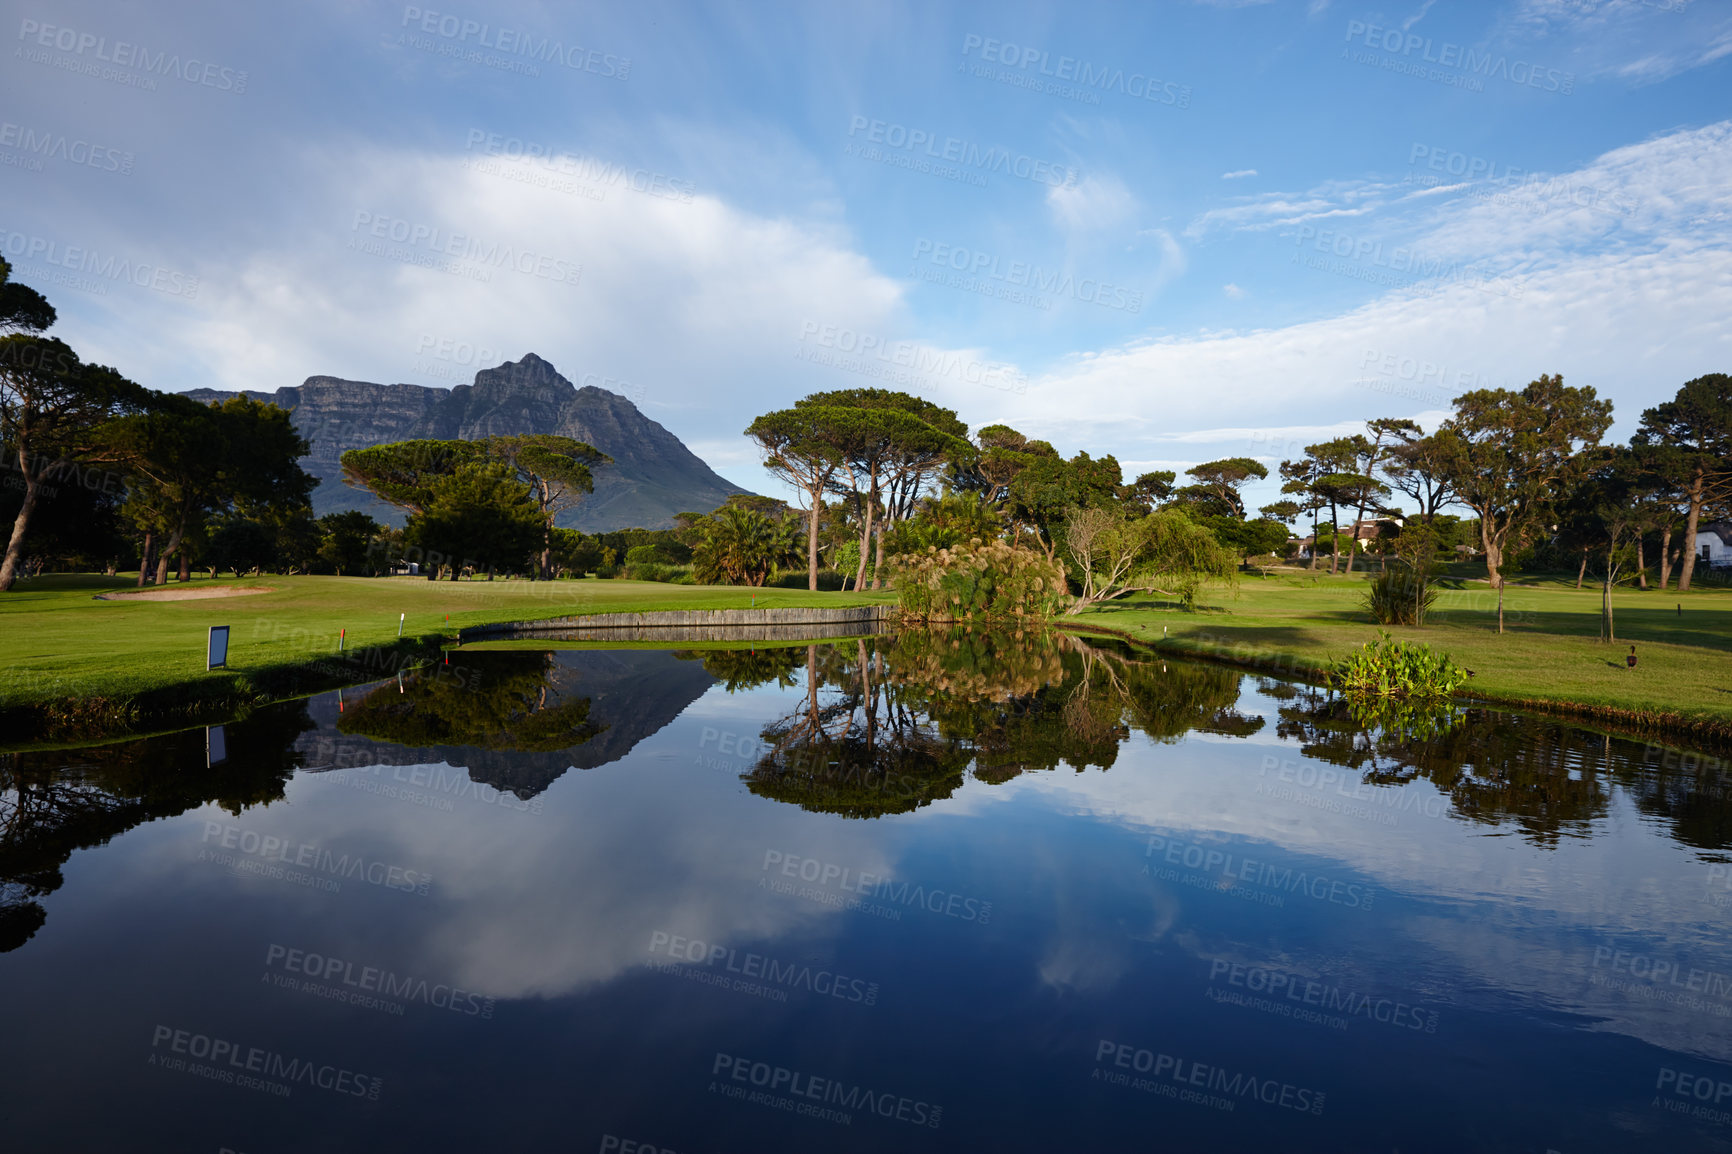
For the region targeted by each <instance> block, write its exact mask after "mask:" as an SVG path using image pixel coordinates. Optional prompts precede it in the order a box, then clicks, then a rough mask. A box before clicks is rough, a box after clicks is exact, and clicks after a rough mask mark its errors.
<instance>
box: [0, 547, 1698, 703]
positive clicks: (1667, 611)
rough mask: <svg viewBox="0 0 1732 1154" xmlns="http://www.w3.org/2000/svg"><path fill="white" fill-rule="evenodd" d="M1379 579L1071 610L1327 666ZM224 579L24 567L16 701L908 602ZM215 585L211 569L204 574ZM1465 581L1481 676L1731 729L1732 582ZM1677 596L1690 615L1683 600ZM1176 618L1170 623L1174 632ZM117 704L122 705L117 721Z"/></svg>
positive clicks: (1476, 688)
mask: <svg viewBox="0 0 1732 1154" xmlns="http://www.w3.org/2000/svg"><path fill="white" fill-rule="evenodd" d="M1366 580H1367V575H1366V574H1355V575H1353V576H1352V577H1346V576H1339V577H1329V576H1327V575H1326V574H1318V575H1315V576H1313V575H1312V574H1310V573H1308V572H1304V571H1298V570H1278V571H1275V572H1274V573H1272V574H1271V575H1270V576H1266V577H1260V576H1255V575H1253V576H1249V577H1245V578H1243V579H1241V580H1240V581H1239V583H1238V585H1237V587H1236V588H1235V589H1234V590H1231V591H1218V592H1213V593H1206V594H1205V595H1204V596H1203V598H1202V601H1203V606H1202V609H1201V611H1200V612H1197V613H1184V612H1180V611H1178V609H1177V608H1176V606H1174V605H1172V604H1170V603H1162V602H1160V601H1159V600H1156V599H1153V598H1142V599H1132V600H1130V601H1127V602H1116V603H1112V604H1109V605H1104V606H1100V607H1097V608H1095V609H1093V610H1091V611H1089V612H1087V613H1085V614H1083V615H1081V616H1079V617H1075V618H1067V619H1065V620H1066V621H1067V622H1068V623H1070V624H1072V625H1077V626H1083V627H1090V626H1096V627H1101V628H1104V629H1107V630H1111V631H1114V632H1119V633H1123V634H1127V635H1129V636H1131V637H1134V638H1138V639H1141V640H1145V641H1148V642H1149V643H1151V644H1154V645H1157V646H1165V647H1166V648H1167V649H1168V650H1170V651H1172V652H1174V653H1175V655H1177V654H1179V653H1188V654H1196V655H1200V656H1212V657H1221V658H1227V659H1231V660H1237V661H1240V662H1244V663H1250V664H1252V665H1255V666H1260V667H1263V668H1267V669H1270V670H1271V671H1290V670H1291V671H1304V670H1307V669H1309V670H1313V671H1315V670H1317V669H1320V668H1321V667H1322V666H1323V665H1325V664H1327V663H1328V662H1329V661H1331V660H1333V659H1335V658H1338V657H1341V656H1343V655H1345V654H1346V653H1347V652H1348V651H1349V650H1351V649H1354V648H1357V647H1358V646H1359V645H1361V644H1363V643H1364V642H1366V641H1368V640H1370V639H1371V638H1373V637H1375V636H1376V635H1377V632H1378V629H1379V627H1378V626H1376V625H1374V624H1373V623H1372V622H1371V620H1370V617H1369V615H1368V614H1367V613H1366V612H1365V610H1364V609H1363V607H1362V600H1363V596H1364V590H1365V584H1366ZM215 583H216V584H222V585H239V586H266V587H269V588H270V589H271V590H272V591H271V592H265V593H257V594H249V595H246V596H242V597H231V598H221V599H209V600H199V601H179V602H154V603H153V602H141V601H133V602H127V601H98V600H96V599H95V597H96V595H97V594H98V593H103V592H108V591H120V590H125V589H130V588H132V587H133V586H132V583H131V582H130V581H128V580H126V579H124V578H120V579H116V578H102V577H94V576H48V577H42V578H38V579H36V580H33V581H28V582H21V583H20V584H19V586H18V587H17V588H16V589H14V590H13V591H12V592H11V593H7V594H4V595H0V631H3V632H0V637H4V639H5V654H6V658H5V669H4V671H3V672H0V708H6V709H15V708H18V707H30V708H37V709H51V710H59V711H61V712H76V710H75V709H74V708H73V706H75V705H77V704H78V703H83V704H85V705H90V704H91V703H96V705H97V706H103V705H107V706H113V705H115V704H116V703H124V702H126V701H128V700H130V699H133V698H137V697H138V696H139V695H145V694H148V695H151V698H150V709H151V710H153V711H155V712H156V713H158V714H160V713H161V712H162V711H163V709H164V708H165V706H164V702H165V701H167V702H170V703H171V704H172V701H173V700H174V699H175V697H176V695H185V696H186V697H187V699H188V700H193V699H195V698H198V699H203V700H204V701H205V702H206V703H207V704H206V707H207V708H209V709H216V708H218V707H219V706H221V705H222V704H223V703H224V702H232V703H241V702H254V703H256V702H257V701H259V700H263V699H265V698H268V697H273V696H275V697H280V696H291V695H294V694H295V693H299V692H312V691H313V690H314V689H315V688H318V687H320V686H321V685H322V683H320V682H317V681H316V680H308V679H306V678H302V679H300V680H296V679H295V678H294V677H290V676H287V674H286V673H285V671H288V670H293V669H294V668H296V667H306V666H308V665H309V664H310V663H313V662H317V661H321V659H326V658H329V657H331V656H332V655H334V654H335V651H336V648H337V631H338V630H339V629H344V628H346V629H347V630H348V639H347V647H348V649H349V650H351V651H352V650H355V649H357V648H363V647H369V646H386V645H390V644H393V643H394V642H395V639H396V637H397V615H398V614H399V613H405V614H407V617H406V619H405V623H404V630H403V635H404V638H405V639H406V642H409V641H423V642H431V643H436V642H437V641H438V640H439V639H440V638H454V637H455V636H456V634H457V631H458V630H459V629H462V628H464V627H465V626H471V625H482V624H490V623H495V622H505V621H524V620H535V619H540V618H549V617H561V616H568V615H574V614H587V613H609V612H630V611H642V610H651V609H729V608H746V607H749V606H751V605H753V604H754V603H755V604H756V605H758V606H761V607H788V606H804V605H824V606H844V605H866V604H875V603H887V602H892V601H894V599H895V594H894V593H892V592H888V591H886V592H879V593H872V592H868V593H859V594H856V593H808V592H805V591H804V590H790V589H758V590H752V589H746V588H740V587H716V586H692V585H666V584H655V583H643V582H632V581H596V580H584V581H556V582H528V581H491V582H489V581H460V582H449V581H441V582H429V581H426V580H424V579H420V578H374V579H367V578H359V577H263V578H242V579H239V580H236V579H232V578H219V579H218V580H217V582H215ZM209 584H212V582H210V581H208V580H206V579H196V580H194V581H191V582H188V584H187V587H189V588H197V587H199V586H201V585H209ZM1460 584H1461V586H1462V587H1461V588H1459V589H1446V590H1444V592H1443V595H1442V596H1441V597H1440V598H1439V600H1438V604H1437V607H1436V609H1435V610H1434V612H1433V614H1432V616H1431V618H1430V623H1429V624H1428V625H1427V626H1426V627H1425V628H1424V629H1409V628H1399V627H1391V628H1390V630H1389V631H1390V633H1391V634H1392V635H1394V636H1396V637H1398V638H1401V639H1403V640H1409V641H1419V642H1424V643H1426V644H1429V645H1431V646H1432V647H1434V648H1437V649H1440V650H1442V651H1443V652H1445V653H1447V654H1448V655H1449V656H1450V657H1452V658H1453V659H1454V660H1455V662H1456V663H1457V664H1458V665H1462V666H1465V667H1466V668H1468V669H1471V670H1473V671H1474V674H1475V676H1474V678H1473V679H1472V680H1471V681H1469V682H1468V684H1467V691H1468V692H1469V693H1471V694H1473V695H1475V696H1478V697H1482V698H1484V699H1486V700H1491V701H1498V702H1503V703H1508V704H1536V705H1538V704H1552V705H1563V706H1569V707H1573V708H1575V709H1577V710H1578V711H1583V712H1588V713H1594V712H1595V711H1599V713H1600V714H1601V715H1604V716H1606V717H1607V718H1608V719H1614V720H1619V721H1621V722H1623V723H1626V724H1631V723H1633V724H1652V725H1654V726H1655V727H1657V728H1658V727H1671V728H1674V729H1681V730H1685V731H1688V730H1694V731H1696V732H1711V733H1718V734H1721V735H1732V592H1728V591H1723V590H1718V589H1715V590H1696V591H1692V592H1690V593H1688V594H1682V595H1680V594H1678V593H1677V592H1676V591H1668V592H1664V593H1662V592H1658V591H1647V592H1644V591H1641V590H1635V589H1623V590H1619V591H1618V592H1617V594H1616V595H1615V597H1614V603H1615V606H1616V613H1617V631H1618V636H1619V642H1618V643H1617V644H1614V645H1605V644H1602V643H1601V642H1600V641H1599V640H1598V636H1599V606H1600V595H1599V591H1598V590H1597V589H1583V590H1579V591H1578V590H1576V589H1575V588H1573V582H1569V581H1562V580H1554V579H1530V578H1513V579H1512V583H1511V585H1510V586H1509V587H1508V588H1507V589H1506V590H1505V599H1504V600H1505V620H1506V626H1507V629H1508V632H1506V633H1505V634H1503V635H1502V636H1499V635H1498V634H1497V633H1496V632H1495V611H1496V598H1495V595H1494V594H1493V593H1492V591H1491V590H1490V589H1489V588H1488V587H1487V585H1486V583H1485V581H1484V579H1483V578H1481V579H1478V580H1465V581H1462V582H1460ZM170 587H171V588H176V587H178V586H177V585H175V584H174V583H171V585H170ZM1680 603H1682V605H1683V607H1684V611H1683V614H1682V616H1680V615H1679V614H1678V612H1677V610H1676V608H1675V606H1677V605H1678V604H1680ZM210 625H228V626H230V627H231V633H230V638H231V649H230V655H229V665H230V671H229V672H226V673H225V672H223V671H220V670H219V671H215V672H206V671H205V669H204V646H205V633H206V629H207V627H208V626H210ZM1162 626H1166V627H1167V628H1168V631H1169V636H1167V637H1166V638H1165V639H1164V640H1163V638H1162V634H1161V630H1162ZM1631 642H1634V643H1635V644H1636V646H1637V653H1638V655H1639V657H1640V661H1639V663H1638V666H1637V668H1636V669H1634V670H1630V669H1627V668H1625V666H1624V655H1625V654H1626V653H1627V652H1628V651H1629V649H1628V646H1629V644H1630V643H1631ZM747 644H750V643H747ZM679 647H680V648H688V649H689V648H700V647H702V646H700V645H699V644H697V643H683V644H681V645H680V646H679ZM728 647H731V646H728ZM757 647H766V645H765V643H757ZM404 648H405V651H406V650H408V649H410V648H412V646H410V645H408V644H406V645H405V647H404ZM433 652H434V653H435V655H436V652H437V651H436V650H434V651H433ZM325 676H326V677H327V679H329V678H332V677H336V676H338V674H337V673H327V674H325ZM350 679H351V680H354V679H356V678H355V676H351V677H350ZM225 693H226V694H227V696H226V697H225V696H224V694H225ZM147 712H149V711H147ZM84 713H85V714H86V715H88V717H90V718H92V719H95V720H92V721H91V722H90V726H95V725H96V724H97V721H101V723H102V724H115V726H116V728H126V727H132V728H137V727H139V726H140V725H142V724H144V723H146V722H147V721H148V718H146V717H144V716H136V717H130V718H128V717H125V716H124V711H122V713H121V714H117V713H116V712H115V711H114V710H113V709H112V708H109V709H106V710H105V709H103V708H88V709H85V710H84ZM116 717H120V718H121V720H120V722H118V723H115V722H114V721H113V719H114V718H116ZM87 728H89V727H87Z"/></svg>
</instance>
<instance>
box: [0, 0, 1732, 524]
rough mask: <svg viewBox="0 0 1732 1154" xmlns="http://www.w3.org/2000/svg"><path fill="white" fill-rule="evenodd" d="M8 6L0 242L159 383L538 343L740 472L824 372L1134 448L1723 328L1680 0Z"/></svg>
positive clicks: (1332, 417)
mask: <svg viewBox="0 0 1732 1154" xmlns="http://www.w3.org/2000/svg"><path fill="white" fill-rule="evenodd" d="M5 8H6V13H7V15H6V19H5V21H4V23H3V24H0V27H3V28H5V29H6V36H7V39H8V41H9V42H10V51H9V52H8V59H7V67H6V69H5V71H4V74H3V75H0V93H3V104H4V106H3V109H0V190H3V196H0V205H3V206H4V214H3V215H0V245H3V246H4V251H5V253H6V255H7V257H8V259H11V260H12V261H13V263H14V265H15V273H14V275H15V276H16V277H17V278H18V279H20V280H22V281H25V282H26V283H32V284H36V285H38V287H41V288H43V289H44V290H45V291H46V292H47V293H48V294H49V296H50V299H51V300H53V302H54V303H55V304H56V305H57V307H59V309H60V312H61V318H62V319H61V323H60V326H59V327H58V329H57V330H56V331H57V333H58V334H59V335H61V336H62V337H63V338H64V339H66V340H68V341H69V342H70V343H72V344H73V345H74V347H76V348H78V349H79V350H80V351H81V352H82V353H84V354H85V355H86V356H88V357H91V358H94V359H97V360H100V361H104V362H107V363H111V364H114V365H115V366H117V367H119V368H120V369H122V370H123V371H124V372H126V373H127V374H128V375H130V376H132V377H133V378H134V379H136V380H139V381H140V382H142V383H144V384H148V385H151V386H153V387H156V388H162V389H184V388H192V387H198V386H211V387H227V388H238V387H244V388H255V389H274V388H277V387H280V386H282V385H290V384H298V383H299V382H300V381H301V380H302V379H304V378H305V377H307V376H309V375H313V374H329V375H333V376H341V377H348V378H353V379H362V380H373V381H387V382H389V381H408V382H413V383H420V384H429V385H450V384H454V383H460V382H464V381H467V380H468V379H469V378H470V377H471V376H472V375H473V373H474V371H475V369H476V368H477V367H485V365H486V364H492V363H497V362H498V361H500V360H504V359H508V358H509V359H515V358H517V357H519V356H521V355H523V354H524V353H526V352H530V351H534V352H537V353H540V354H541V355H543V356H545V357H547V358H548V359H549V360H551V361H552V362H553V363H554V364H555V365H556V366H557V367H558V368H559V369H560V370H561V371H562V372H563V373H564V374H565V375H566V376H567V377H568V378H570V379H571V380H573V381H574V382H576V383H578V384H580V385H581V384H585V383H589V384H600V385H603V386H604V387H609V388H612V389H614V390H615V391H618V392H623V393H625V394H626V395H628V396H630V397H632V399H633V400H634V401H636V402H637V403H638V404H639V405H640V406H641V407H642V408H643V409H644V411H645V412H646V413H648V414H649V415H650V416H651V417H653V418H655V419H656V420H658V421H660V422H661V423H663V424H664V425H666V426H667V427H668V428H669V429H671V430H672V431H673V432H674V433H676V434H677V435H679V436H680V437H681V438H683V439H684V440H685V441H686V442H687V443H688V444H690V445H691V446H692V447H693V448H694V449H695V450H696V451H697V452H699V453H700V455H702V456H704V457H705V458H706V459H707V460H709V461H710V463H711V464H712V465H713V466H715V467H716V468H717V469H718V470H719V471H721V472H722V473H724V474H725V475H726V476H728V477H730V478H732V479H734V480H736V481H738V482H740V483H742V484H745V485H748V486H751V487H753V488H756V489H758V490H760V491H773V490H772V488H771V482H769V480H768V479H767V478H766V477H765V476H764V475H763V474H762V472H761V471H760V470H759V468H758V466H757V463H756V457H755V455H754V453H753V452H752V449H751V446H750V445H749V443H747V442H746V441H745V440H744V439H743V438H742V437H740V436H739V430H740V429H743V428H744V426H745V425H746V423H747V422H748V421H750V419H751V418H752V417H753V416H755V415H756V414H758V413H760V412H764V411H766V410H768V409H771V408H779V407H783V406H785V405H787V404H790V403H791V402H792V401H793V400H795V399H797V398H798V397H800V396H802V395H804V394H805V393H807V392H810V391H814V390H817V389H824V388H841V387H850V386H856V385H861V384H872V383H879V384H886V385H890V386H892V387H900V388H905V389H908V390H909V391H911V392H916V393H919V394H921V395H925V396H928V397H930V398H931V399H933V400H936V401H939V402H940V403H943V404H945V405H948V406H950V407H953V408H955V409H956V410H957V411H958V413H959V414H960V415H961V416H962V417H963V419H964V420H966V421H968V422H969V423H970V424H971V425H972V426H974V427H979V426H982V425H985V424H989V423H994V422H999V421H1004V422H1008V423H1011V424H1013V425H1015V426H1017V427H1018V428H1020V429H1022V430H1023V431H1024V432H1027V433H1029V434H1031V435H1037V436H1044V437H1046V438H1048V439H1050V440H1052V441H1053V442H1054V443H1055V444H1056V445H1057V446H1058V447H1059V448H1060V449H1061V450H1063V451H1064V452H1066V453H1070V452H1074V451H1075V450H1077V449H1081V448H1086V449H1089V450H1090V451H1091V452H1096V453H1102V452H1111V453H1114V454H1116V455H1117V456H1118V458H1119V459H1120V461H1121V462H1123V463H1124V464H1125V466H1126V472H1127V475H1130V474H1133V473H1135V472H1137V471H1140V470H1142V469H1145V468H1153V467H1161V468H1175V469H1181V470H1182V469H1183V468H1185V467H1186V466H1188V465H1190V464H1195V463H1197V462H1200V461H1203V460H1207V459H1209V458H1211V457H1218V456H1225V455H1251V456H1257V457H1260V458H1263V459H1265V460H1266V461H1268V462H1269V464H1270V465H1271V467H1273V465H1274V464H1275V463H1276V462H1278V461H1279V460H1280V459H1281V458H1283V457H1284V456H1292V455H1297V453H1298V452H1299V450H1300V447H1301V446H1302V445H1304V444H1305V443H1308V442H1310V441H1314V440H1317V439H1321V438H1323V437H1326V436H1331V435H1336V434H1337V433H1339V432H1346V431H1350V430H1352V429H1353V428H1354V427H1355V425H1356V423H1357V422H1361V421H1363V420H1365V419H1366V418H1369V417H1377V416H1408V417H1417V418H1419V419H1421V420H1422V421H1423V422H1425V423H1427V424H1430V423H1434V422H1435V421H1436V420H1437V419H1438V417H1439V416H1440V415H1441V413H1442V412H1443V411H1444V410H1445V409H1447V406H1448V400H1449V398H1450V397H1452V396H1454V395H1455V394H1456V393H1458V392H1460V391H1461V390H1462V389H1463V388H1466V387H1475V386H1484V385H1510V386H1515V387H1519V386H1520V385H1521V384H1523V383H1525V382H1526V381H1528V380H1530V379H1532V378H1533V377H1534V376H1537V375H1538V374H1540V373H1542V372H1558V373H1562V374H1563V375H1564V377H1565V379H1566V381H1567V382H1569V383H1572V384H1591V385H1593V386H1594V387H1595V388H1596V389H1598V390H1600V391H1601V393H1602V394H1603V395H1608V396H1610V397H1611V398H1612V399H1613V400H1614V402H1615V403H1616V406H1617V415H1618V418H1619V422H1618V425H1617V427H1616V432H1618V433H1619V434H1621V435H1627V434H1628V432H1629V431H1630V429H1631V428H1632V427H1633V422H1634V420H1635V418H1636V417H1637V416H1638V415H1639V413H1640V410H1641V409H1642V408H1643V407H1645V406H1647V405H1650V404H1653V403H1655V402H1656V401H1658V400H1661V399H1663V398H1664V397H1666V396H1669V395H1670V394H1671V393H1672V392H1673V391H1675V390H1676V388H1677V386H1678V385H1679V384H1681V383H1682V382H1683V381H1685V380H1688V379H1690V378H1691V377H1694V376H1697V375H1700V374H1702V373H1705V372H1714V371H1725V370H1727V368H1728V365H1729V364H1732V348H1729V344H1732V332H1729V329H1728V324H1727V318H1728V317H1732V259H1729V258H1732V254H1729V251H1728V240H1729V238H1732V213H1729V211H1728V210H1729V207H1732V179H1728V178H1729V177H1732V120H1729V119H1728V118H1729V117H1732V100H1729V97H1732V74H1729V72H1728V69H1729V68H1732V62H1729V61H1728V60H1727V57H1728V56H1729V55H1732V8H1729V7H1728V6H1726V5H1724V4H1711V3H1707V2H1705V0H1649V2H1646V3H1643V2H1637V0H1613V2H1603V0H1515V2H1511V3H1502V4H1489V3H1488V4H1479V3H1454V4H1438V3H1435V2H1434V0H1415V2H1414V3H1411V4H1405V5H1401V6H1398V7H1367V6H1362V5H1357V4H1352V3H1346V4H1344V3H1340V2H1339V0H1293V2H1288V0H1271V2H1268V3H1247V4H1233V3H1158V4H1154V5H1151V6H1147V7H1146V9H1133V8H1132V6H1129V5H1095V6H1081V5H1075V4H1068V5H1063V6H1060V5H1027V4H1025V5H960V4H952V5H920V4H908V5H896V4H880V3H874V4H870V5H866V4H861V5H851V6H841V5H815V4H813V5H774V4H749V5H745V4H742V5H733V6H723V5H719V4H706V5H681V4H656V3H638V4H632V5H615V6H611V7H599V6H587V7H586V6H577V5H553V4H546V5H542V4H499V5H487V6H481V5H474V6H470V7H460V6H444V7H435V6H430V5H401V4H395V5H374V6H358V5H348V4H339V3H312V4H304V5H298V6H295V7H294V8H293V9H290V10H284V9H281V8H272V9H254V8H252V7H250V6H232V5H214V4H213V5H207V6H200V5H194V4H182V5H176V6H174V8H173V9H172V11H169V12H166V13H164V12H153V11H151V10H149V9H146V8H144V7H141V6H136V5H132V4H123V3H108V4H100V3H89V4H84V3H75V2H73V3H68V2H57V3H54V4H52V5H50V4H45V3H40V2H32V0H26V2H24V3H8V4H6V5H5ZM243 74H244V75H243ZM1272 495H1273V486H1270V487H1269V491H1268V492H1260V493H1258V494H1257V496H1259V497H1260V498H1262V499H1268V498H1269V497H1271V496H1272Z"/></svg>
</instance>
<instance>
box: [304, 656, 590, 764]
mask: <svg viewBox="0 0 1732 1154" xmlns="http://www.w3.org/2000/svg"><path fill="white" fill-rule="evenodd" d="M462 660H463V664H462V665H459V666H456V667H452V666H447V665H435V666H433V667H432V668H430V669H425V670H420V671H417V672H415V673H411V674H406V675H405V676H404V677H403V680H402V682H401V684H399V683H398V682H396V681H388V682H386V683H385V684H383V685H380V686H378V687H377V688H375V689H373V690H372V691H371V692H369V693H368V694H367V696H365V697H363V698H362V699H361V700H360V701H359V702H358V703H357V704H355V705H353V706H351V707H350V708H349V709H348V710H347V711H346V712H345V713H344V714H343V716H342V717H341V718H340V719H339V720H338V722H337V728H338V730H340V731H341V732H343V733H352V734H357V735H359V736H362V737H370V738H373V739H374V740H376V741H388V742H393V743H395V744H397V745H407V746H414V747H428V746H435V745H464V746H471V747H473V748H476V749H489V750H511V751H516V752H524V753H549V752H553V751H555V750H561V749H567V748H569V747H571V746H574V745H582V744H583V743H584V742H586V741H588V740H590V739H591V738H592V737H595V736H596V735H597V734H599V733H600V732H601V731H602V728H603V727H602V726H598V725H596V724H594V723H593V722H591V721H590V720H589V698H587V697H578V696H575V695H572V694H563V693H561V692H560V691H559V689H558V688H557V687H556V685H555V683H554V678H553V673H554V668H555V664H556V663H555V661H554V656H553V654H552V653H534V652H522V651H514V650H499V651H486V650H482V651H474V652H469V653H465V654H464V655H463V659H462Z"/></svg>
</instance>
